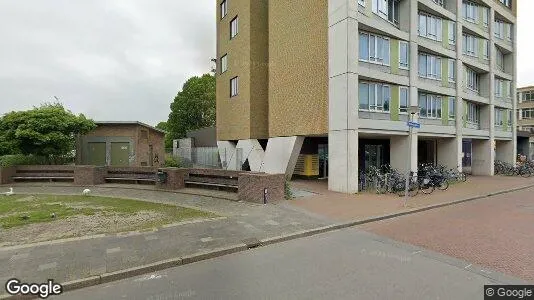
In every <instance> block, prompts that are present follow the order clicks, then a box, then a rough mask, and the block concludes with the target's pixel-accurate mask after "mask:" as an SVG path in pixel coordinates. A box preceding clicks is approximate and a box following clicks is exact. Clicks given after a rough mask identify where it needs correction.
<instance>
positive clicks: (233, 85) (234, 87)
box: [230, 76, 239, 97]
mask: <svg viewBox="0 0 534 300" xmlns="http://www.w3.org/2000/svg"><path fill="white" fill-rule="evenodd" d="M238 94H239V77H237V76H236V77H234V78H232V79H230V97H235V96H237V95H238Z"/></svg>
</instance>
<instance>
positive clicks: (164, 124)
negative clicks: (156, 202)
mask: <svg viewBox="0 0 534 300" xmlns="http://www.w3.org/2000/svg"><path fill="white" fill-rule="evenodd" d="M156 128H157V129H159V130H163V131H167V122H159V123H158V125H156Z"/></svg>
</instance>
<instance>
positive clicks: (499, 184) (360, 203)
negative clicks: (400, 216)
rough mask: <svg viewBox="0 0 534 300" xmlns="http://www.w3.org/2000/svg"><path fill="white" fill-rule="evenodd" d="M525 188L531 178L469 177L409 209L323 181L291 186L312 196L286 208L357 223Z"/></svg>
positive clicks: (394, 199)
mask: <svg viewBox="0 0 534 300" xmlns="http://www.w3.org/2000/svg"><path fill="white" fill-rule="evenodd" d="M528 185H534V178H522V177H505V176H493V177H489V176H472V177H468V181H467V182H465V183H456V184H452V185H451V186H450V187H449V188H448V189H447V190H446V191H440V190H435V191H434V193H432V194H431V195H424V194H422V193H419V195H417V196H416V197H413V198H409V200H408V206H407V207H403V204H404V197H399V196H397V195H395V194H385V195H377V194H372V193H362V194H357V195H346V194H341V193H336V192H331V191H328V184H327V182H326V181H318V180H296V181H292V182H291V187H292V188H294V189H298V190H303V191H308V192H311V193H315V195H311V196H305V197H299V198H296V199H293V200H291V201H288V202H287V204H288V205H290V206H293V207H297V208H299V209H302V210H303V211H307V212H310V213H315V214H318V215H321V216H323V217H326V218H329V219H331V220H335V221H357V220H363V219H367V218H369V217H372V216H382V215H388V214H393V213H399V212H403V211H409V210H413V209H417V208H422V207H425V206H430V205H436V204H442V203H448V202H452V201H456V200H461V199H466V198H471V197H476V196H480V195H486V194H489V193H496V192H500V191H503V190H508V189H514V188H519V187H524V186H528Z"/></svg>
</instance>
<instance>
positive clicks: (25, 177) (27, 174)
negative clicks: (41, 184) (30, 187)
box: [11, 169, 74, 182]
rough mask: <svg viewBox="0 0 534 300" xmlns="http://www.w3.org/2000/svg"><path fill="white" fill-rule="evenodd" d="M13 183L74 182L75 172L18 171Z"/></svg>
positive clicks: (13, 177)
mask: <svg viewBox="0 0 534 300" xmlns="http://www.w3.org/2000/svg"><path fill="white" fill-rule="evenodd" d="M11 179H13V181H15V182H17V181H19V182H20V181H48V182H60V181H61V182H73V181H74V170H37V169H36V170H31V169H29V170H28V169H25V170H17V171H16V172H15V175H14V176H12V177H11Z"/></svg>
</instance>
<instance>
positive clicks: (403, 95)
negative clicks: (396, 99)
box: [399, 86, 410, 113]
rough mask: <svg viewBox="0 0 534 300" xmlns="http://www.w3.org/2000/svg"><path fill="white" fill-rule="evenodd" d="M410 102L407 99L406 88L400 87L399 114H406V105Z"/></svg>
mask: <svg viewBox="0 0 534 300" xmlns="http://www.w3.org/2000/svg"><path fill="white" fill-rule="evenodd" d="M409 102H410V99H409V97H408V87H405V86H401V87H400V106H399V112H401V113H407V112H408V103H409Z"/></svg>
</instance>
